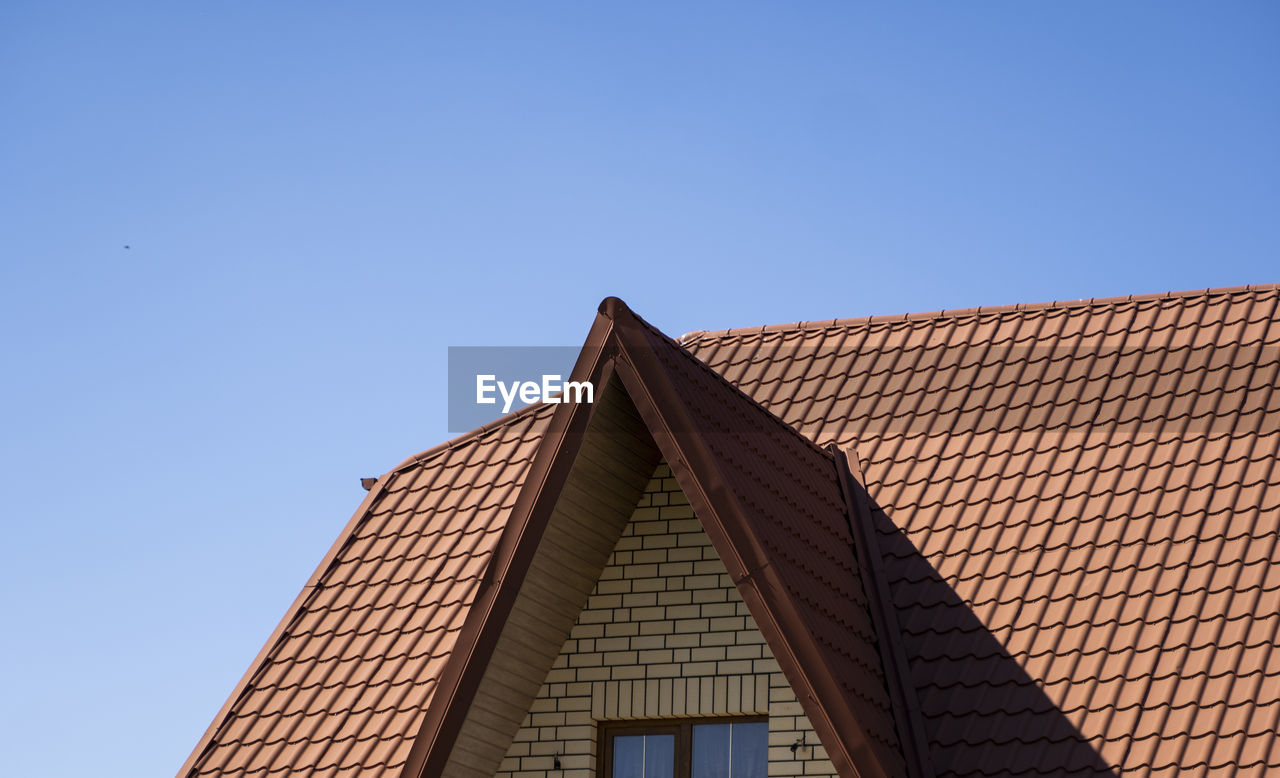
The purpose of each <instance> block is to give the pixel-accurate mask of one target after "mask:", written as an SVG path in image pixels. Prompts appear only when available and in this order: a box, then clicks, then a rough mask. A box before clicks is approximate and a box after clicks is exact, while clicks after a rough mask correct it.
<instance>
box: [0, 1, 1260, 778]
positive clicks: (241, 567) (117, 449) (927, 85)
mask: <svg viewBox="0 0 1280 778" xmlns="http://www.w3.org/2000/svg"><path fill="white" fill-rule="evenodd" d="M424 5H428V4H408V3H404V4H393V3H382V4H372V3H360V4H356V3H333V2H309V3H285V2H274V3H209V2H205V3H190V2H188V3H156V4H152V5H148V4H139V3H129V2H120V3H82V4H75V3H36V2H25V1H23V0H9V1H8V2H5V3H3V4H0V338H2V339H3V340H2V343H3V345H2V346H0V360H2V361H0V371H2V373H0V374H2V376H3V382H2V383H0V407H2V408H3V416H2V420H3V427H0V479H2V484H3V493H4V495H5V499H4V501H3V508H0V517H2V518H3V530H4V536H3V540H2V541H0V576H2V578H0V581H2V583H0V608H3V629H2V631H0V636H2V638H0V666H2V667H4V668H5V672H6V678H5V683H4V691H3V693H0V753H3V754H4V766H3V768H0V770H3V772H5V773H6V774H9V775H22V776H84V775H94V776H109V777H114V776H130V777H131V778H132V777H134V776H151V775H158V776H164V775H171V774H173V773H174V772H175V771H176V770H177V768H178V766H179V765H180V764H181V762H182V761H183V759H184V758H185V757H186V756H187V754H188V752H189V751H190V749H191V748H192V747H193V746H194V744H195V743H196V741H197V739H198V738H199V736H200V734H201V733H202V732H203V731H204V729H205V727H206V726H207V725H208V723H209V721H210V719H211V718H212V717H213V715H214V713H215V712H216V711H217V710H218V708H219V706H221V704H222V703H223V701H224V699H225V697H226V695H227V694H228V693H229V692H230V691H231V690H232V687H233V686H234V684H235V682H236V681H237V680H238V679H239V678H240V676H241V674H242V673H243V672H244V670H245V668H246V667H247V666H248V663H249V662H250V660H251V659H252V658H253V657H254V655H255V654H256V653H257V652H258V650H259V648H260V647H261V645H262V642H263V641H264V640H265V639H266V637H267V636H268V634H269V633H270V632H271V630H272V628H273V627H274V626H275V624H276V622H277V620H278V619H279V618H280V616H281V615H282V614H283V613H284V611H285V609H286V608H287V607H288V605H289V603H290V602H291V601H292V600H293V598H294V597H295V595H296V594H297V593H298V590H299V589H300V588H301V586H302V584H303V583H304V582H305V580H306V578H307V576H308V575H309V574H310V572H311V571H312V569H313V568H314V566H315V564H316V563H317V562H318V561H319V560H320V557H321V556H322V555H323V553H324V551H325V549H326V548H327V547H328V546H329V544H330V543H331V542H332V541H333V539H334V537H336V535H337V533H338V531H339V530H340V528H341V527H342V526H343V525H344V524H345V522H346V521H347V519H348V518H349V517H350V515H351V512H352V511H353V510H354V509H355V507H356V506H357V504H358V503H359V502H360V500H361V498H362V497H363V496H364V492H363V491H362V490H361V488H360V483H359V478H360V477H361V476H372V475H377V474H379V473H382V472H384V471H385V470H387V469H389V468H390V467H392V466H394V465H395V464H396V463H397V462H398V461H400V460H401V459H402V458H404V457H405V456H407V455H409V454H411V453H413V452H415V451H418V450H421V449H424V448H427V447H430V446H432V445H434V444H436V443H439V442H441V441H442V440H443V439H445V438H446V437H448V436H447V434H446V414H445V402H444V392H443V390H444V385H445V374H444V372H445V365H446V348H447V347H448V346H450V345H523V344H541V345H573V344H579V343H581V341H582V338H583V337H584V336H585V334H586V331H587V328H588V327H589V325H590V323H591V320H592V317H593V315H594V313H595V309H596V306H597V304H598V303H599V301H600V300H601V298H603V297H605V296H606V295H617V296H619V297H622V298H623V299H624V300H626V301H627V302H628V303H629V304H630V305H631V306H632V307H633V308H634V309H635V310H636V311H637V312H639V313H640V314H641V315H642V316H644V317H646V318H647V319H649V320H650V321H652V322H653V323H655V324H656V325H658V326H659V327H661V328H662V329H664V330H665V331H666V332H668V333H669V334H672V335H678V334H680V333H683V332H686V331H688V330H693V329H718V328H723V327H731V326H747V325H755V324H765V323H778V322H789V321H797V320H808V319H823V318H835V317H848V316H863V315H868V314H892V313H905V312H908V311H927V310H935V309H939V308H953V307H968V306H975V305H995V304H1005V303H1016V302H1037V301H1045V300H1053V299H1070V298H1080V297H1094V296H1110V295H1121V294H1130V293H1147V292H1160V291H1167V290H1171V289H1189V288H1199V287H1210V286H1227V285H1237V284H1249V283H1265V282H1274V281H1277V280H1280V262H1278V261H1277V260H1278V259H1280V253H1278V251H1277V250H1278V249H1280V6H1277V5H1276V4H1274V3H1266V2H1258V3H1237V2H1233V3H1213V4H1210V3H1201V4H1187V3H1171V2H1159V3H1151V4H1135V3H1111V2H1107V3H1102V2H1085V3H1080V2H1072V3H1060V4H1057V5H1051V4H1049V3H1024V2H1016V3H1015V2H1008V3H964V4H961V3H939V4H920V3H912V4H906V3H896V4H893V5H892V7H890V6H889V4H882V5H865V4H853V3H831V4H824V3H817V2H808V3H782V2H777V3H768V4H761V3H739V2H734V3H729V2H723V3H704V4H698V7H697V8H696V9H693V8H691V7H690V6H691V5H692V4H689V3H673V4H663V3H654V2H649V3H630V4H621V3H607V4H606V3H575V4H563V3H550V2H537V3H530V2H525V3H512V4H509V5H497V4H480V3H467V4H462V3H458V4H450V5H449V6H446V4H431V5H432V6H433V9H434V10H430V11H427V10H423V9H422V8H421V7H420V6H424ZM126 247H127V248H126Z"/></svg>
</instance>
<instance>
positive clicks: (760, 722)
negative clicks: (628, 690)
mask: <svg viewBox="0 0 1280 778" xmlns="http://www.w3.org/2000/svg"><path fill="white" fill-rule="evenodd" d="M600 742H601V753H600V756H601V760H600V767H601V774H602V776H603V778H765V776H766V774H767V773H768V759H769V722H768V721H767V720H766V719H763V718H752V719H710V720H706V719H704V720H702V721H696V720H695V721H673V722H669V723H668V722H625V723H618V724H603V725H601V728H600Z"/></svg>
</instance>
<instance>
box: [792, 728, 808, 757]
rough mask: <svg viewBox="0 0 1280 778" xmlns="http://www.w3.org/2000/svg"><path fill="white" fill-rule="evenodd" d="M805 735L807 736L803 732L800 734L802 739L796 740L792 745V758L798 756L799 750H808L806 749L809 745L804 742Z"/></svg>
mask: <svg viewBox="0 0 1280 778" xmlns="http://www.w3.org/2000/svg"><path fill="white" fill-rule="evenodd" d="M804 735H805V733H803V732H801V733H800V737H798V738H796V742H794V743H792V744H791V756H792V757H794V756H795V755H796V751H798V750H799V749H801V748H806V747H807V744H806V743H805V742H804Z"/></svg>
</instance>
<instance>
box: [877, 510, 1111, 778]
mask: <svg viewBox="0 0 1280 778" xmlns="http://www.w3.org/2000/svg"><path fill="white" fill-rule="evenodd" d="M872 517H873V521H874V522H875V528H876V533H877V536H878V539H879V542H880V547H881V551H882V553H883V555H884V565H885V575H886V577H887V579H888V582H889V588H890V590H891V595H892V597H893V600H894V603H895V605H896V607H897V612H898V619H899V624H900V626H901V634H902V640H903V647H904V649H905V651H906V655H907V658H908V662H909V665H910V673H911V681H912V683H913V685H914V687H915V690H916V694H917V698H918V700H919V705H920V713H921V718H922V719H923V723H924V729H925V732H926V735H927V737H928V741H929V742H928V750H929V755H930V757H931V759H930V761H931V762H932V764H933V769H934V774H935V775H937V776H940V777H941V776H946V775H982V776H996V775H1002V776H1014V775H1017V776H1024V777H1026V776H1037V775H1055V776H1073V777H1080V778H1083V777H1084V776H1099V777H1101V776H1115V775H1116V773H1115V772H1114V771H1113V770H1112V768H1111V767H1110V766H1109V765H1107V763H1106V762H1104V761H1103V759H1102V757H1101V756H1100V755H1099V754H1098V752H1097V751H1096V750H1095V749H1094V748H1093V747H1092V746H1091V745H1090V744H1089V742H1088V740H1086V738H1085V737H1084V735H1083V734H1081V732H1080V730H1078V729H1077V728H1076V727H1075V726H1074V725H1073V724H1072V723H1071V721H1070V720H1069V719H1068V718H1067V717H1066V716H1065V715H1064V714H1063V712H1062V711H1061V710H1060V709H1059V708H1058V707H1057V706H1056V705H1055V704H1054V703H1053V701H1052V700H1050V699H1049V698H1048V697H1047V696H1046V695H1045V694H1044V692H1043V691H1041V689H1040V687H1039V686H1037V685H1036V683H1035V682H1034V681H1033V680H1031V678H1030V676H1028V675H1027V673H1026V672H1025V671H1024V670H1023V669H1022V667H1021V666H1020V665H1019V664H1018V662H1017V661H1016V660H1015V659H1014V658H1013V657H1012V656H1010V655H1009V653H1008V652H1007V651H1006V650H1005V648H1004V646H1003V645H1001V643H1000V641H999V640H997V639H996V637H995V636H994V635H992V634H991V632H990V631H988V630H987V628H986V627H985V626H984V625H983V624H982V622H981V621H979V620H978V618H977V616H976V615H974V613H973V611H972V610H971V609H970V607H969V606H968V605H967V604H966V603H965V602H964V601H963V600H961V599H960V597H959V595H957V594H956V592H955V590H953V589H952V588H951V586H950V585H948V584H947V583H946V581H944V580H943V578H942V576H941V575H939V574H938V571H937V570H936V569H935V568H934V567H933V565H932V564H930V563H929V561H928V560H927V559H925V557H924V556H923V555H922V554H921V553H920V552H919V550H917V548H916V547H915V545H914V544H913V543H912V542H911V540H910V539H909V538H908V537H907V536H906V534H905V533H903V532H902V530H900V529H899V528H898V527H897V525H896V524H895V523H894V522H893V520H892V519H891V518H890V517H889V516H888V515H886V513H885V512H884V510H883V509H881V508H880V507H879V506H877V505H875V503H874V502H872Z"/></svg>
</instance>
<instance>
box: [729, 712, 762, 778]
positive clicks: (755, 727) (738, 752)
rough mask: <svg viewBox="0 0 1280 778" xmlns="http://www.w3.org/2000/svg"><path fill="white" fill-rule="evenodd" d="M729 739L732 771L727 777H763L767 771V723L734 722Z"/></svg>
mask: <svg viewBox="0 0 1280 778" xmlns="http://www.w3.org/2000/svg"><path fill="white" fill-rule="evenodd" d="M730 740H731V741H732V745H731V749H730V753H731V757H730V759H731V764H732V765H733V771H732V774H731V775H730V776H729V778H765V776H766V775H768V773H769V764H768V762H769V723H768V722H766V721H752V722H749V723H744V724H734V725H733V731H732V734H731V737H730Z"/></svg>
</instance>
